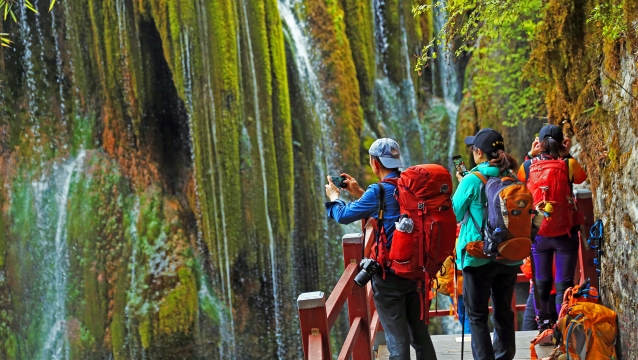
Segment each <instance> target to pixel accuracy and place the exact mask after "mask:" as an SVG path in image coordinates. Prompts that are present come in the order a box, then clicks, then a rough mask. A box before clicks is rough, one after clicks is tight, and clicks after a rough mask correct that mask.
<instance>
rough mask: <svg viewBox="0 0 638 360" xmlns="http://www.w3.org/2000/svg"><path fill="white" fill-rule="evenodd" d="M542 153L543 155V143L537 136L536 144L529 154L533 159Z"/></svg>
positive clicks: (533, 144) (534, 143)
mask: <svg viewBox="0 0 638 360" xmlns="http://www.w3.org/2000/svg"><path fill="white" fill-rule="evenodd" d="M540 153H541V142H540V140H539V139H538V136H537V137H536V139H534V142H533V143H532V148H531V150H530V151H529V154H530V155H531V156H532V157H536V156H538V154H540Z"/></svg>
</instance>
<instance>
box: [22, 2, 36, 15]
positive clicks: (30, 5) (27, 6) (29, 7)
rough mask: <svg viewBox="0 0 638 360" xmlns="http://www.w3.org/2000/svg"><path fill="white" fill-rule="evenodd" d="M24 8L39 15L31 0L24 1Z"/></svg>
mask: <svg viewBox="0 0 638 360" xmlns="http://www.w3.org/2000/svg"><path fill="white" fill-rule="evenodd" d="M24 6H25V7H26V8H27V9H29V10H31V11H33V12H34V13H36V14H37V13H38V10H36V9H35V7H33V4H31V1H29V0H24Z"/></svg>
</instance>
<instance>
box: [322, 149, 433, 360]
mask: <svg viewBox="0 0 638 360" xmlns="http://www.w3.org/2000/svg"><path fill="white" fill-rule="evenodd" d="M368 153H369V154H370V167H371V168H372V171H373V172H374V174H375V175H376V176H377V177H378V178H379V180H382V179H386V178H396V177H399V176H400V175H401V173H400V171H399V169H401V168H403V162H402V161H401V152H400V150H399V145H398V144H397V143H396V141H394V140H392V139H388V138H382V139H378V140H376V141H375V142H374V143H372V145H371V146H370V149H369V150H368ZM341 176H343V177H345V178H346V180H345V181H344V185H345V189H346V190H347V191H348V192H350V193H351V194H352V195H354V196H355V197H358V198H359V199H358V200H355V201H353V202H351V203H349V204H346V203H345V202H344V201H342V200H340V199H339V189H338V188H337V187H336V186H335V185H334V184H333V183H332V179H331V178H330V177H329V176H328V184H327V185H326V196H328V198H329V199H330V201H327V202H326V211H327V213H328V216H329V217H331V218H333V219H335V220H336V221H337V222H338V223H340V224H350V223H352V222H355V221H358V220H362V219H367V218H375V219H377V217H378V209H379V197H380V195H381V191H380V189H379V186H383V188H384V190H385V191H383V193H384V198H385V207H384V217H383V230H384V231H385V234H386V239H387V244H388V251H389V247H390V246H391V245H392V235H393V234H394V229H395V225H394V223H395V222H396V221H398V219H399V215H400V212H399V203H398V202H397V199H396V198H395V196H394V192H395V189H396V187H395V186H394V185H392V184H390V183H387V182H380V183H376V184H372V185H370V186H369V187H368V189H367V190H365V191H364V190H363V189H362V188H361V187H360V186H359V184H358V183H357V181H356V180H355V179H354V178H353V177H352V176H350V175H348V174H345V173H344V174H341ZM380 271H384V270H380ZM380 271H379V273H375V274H373V275H372V289H373V292H374V303H375V306H376V308H377V312H378V313H379V320H380V321H381V324H382V325H383V329H384V330H385V339H386V345H387V347H388V351H389V352H390V360H404V359H405V360H409V359H410V345H412V347H413V348H414V349H415V350H416V354H417V359H420V360H425V359H428V360H430V359H436V353H435V352H434V346H433V345H432V340H431V338H430V333H429V332H428V326H427V324H425V323H424V322H423V321H422V320H420V318H421V303H420V298H419V293H418V291H417V282H416V281H414V280H409V279H404V278H401V277H399V276H396V275H394V274H393V273H392V272H390V271H386V272H385V278H384V276H383V275H384V274H381V273H380Z"/></svg>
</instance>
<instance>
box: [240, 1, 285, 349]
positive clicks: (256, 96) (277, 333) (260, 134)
mask: <svg viewBox="0 0 638 360" xmlns="http://www.w3.org/2000/svg"><path fill="white" fill-rule="evenodd" d="M242 15H243V23H244V31H245V33H246V42H247V43H248V54H249V56H248V63H249V64H250V69H249V70H250V77H251V79H252V90H253V91H252V92H253V106H254V111H255V113H254V114H255V125H256V128H257V129H256V131H257V144H258V145H259V151H258V152H259V163H260V165H261V180H262V187H263V193H264V214H265V216H266V227H267V229H268V245H269V249H270V274H271V277H272V284H273V297H274V299H273V301H274V307H275V336H276V339H277V345H278V348H277V355H278V356H279V359H282V358H283V357H284V356H285V354H284V353H283V351H284V346H283V343H282V340H283V334H282V329H281V326H282V325H281V314H280V312H281V310H280V306H281V304H280V299H279V284H278V280H277V263H276V258H277V254H276V252H275V251H276V249H275V237H274V235H273V231H272V222H271V221H270V212H269V210H268V178H267V174H266V160H265V157H264V151H265V149H264V140H263V129H262V127H261V114H260V111H259V94H258V91H259V87H258V86H257V73H256V71H255V60H254V57H253V56H252V54H253V45H252V40H251V38H250V26H249V22H248V14H247V12H246V2H245V1H243V2H242ZM238 33H239V32H238Z"/></svg>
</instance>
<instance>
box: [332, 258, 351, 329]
mask: <svg viewBox="0 0 638 360" xmlns="http://www.w3.org/2000/svg"><path fill="white" fill-rule="evenodd" d="M358 270H359V266H358V265H357V264H355V263H350V264H348V266H347V267H346V271H344V272H343V274H342V275H341V278H340V279H339V281H338V282H337V285H335V288H334V290H332V293H331V294H330V297H329V298H328V301H327V302H326V308H327V311H328V328H330V329H332V326H333V325H334V323H335V321H336V320H337V316H339V312H340V311H341V308H342V307H343V304H345V303H346V300H347V299H348V294H350V292H351V291H350V290H352V286H353V285H354V277H355V276H357V273H358Z"/></svg>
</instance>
